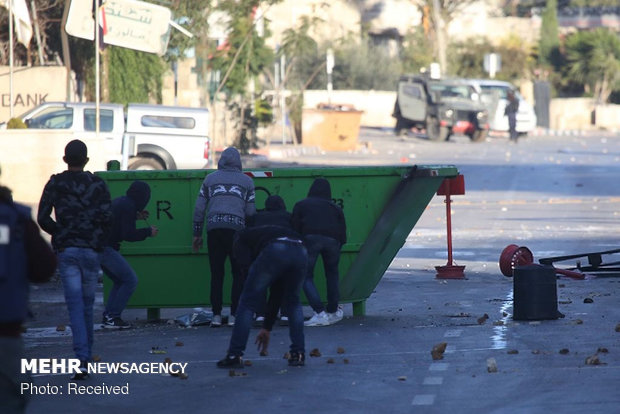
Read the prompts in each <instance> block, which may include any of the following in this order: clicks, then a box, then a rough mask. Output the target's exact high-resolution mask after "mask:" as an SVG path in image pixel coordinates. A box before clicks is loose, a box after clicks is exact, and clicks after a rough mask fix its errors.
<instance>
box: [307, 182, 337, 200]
mask: <svg viewBox="0 0 620 414" xmlns="http://www.w3.org/2000/svg"><path fill="white" fill-rule="evenodd" d="M308 197H316V198H324V199H326V200H331V199H332V188H331V186H330V185H329V181H327V180H326V179H325V178H317V179H315V180H314V182H313V183H312V185H311V186H310V190H308Z"/></svg>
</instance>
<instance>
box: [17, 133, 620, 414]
mask: <svg viewBox="0 0 620 414" xmlns="http://www.w3.org/2000/svg"><path fill="white" fill-rule="evenodd" d="M359 140H360V142H363V143H365V145H363V146H362V147H363V148H362V149H360V150H357V151H353V152H351V153H319V152H316V153H312V154H305V155H298V156H295V155H290V154H289V155H288V156H287V157H286V159H276V160H265V159H259V158H256V159H253V160H252V162H254V163H256V165H266V166H272V167H273V166H277V164H279V163H287V164H290V163H296V164H298V165H313V164H322V165H334V164H338V165H368V164H373V165H382V164H441V165H444V164H448V165H456V166H457V167H458V168H459V171H460V173H461V174H463V175H464V176H465V182H466V194H465V195H459V196H453V198H452V199H453V202H452V216H451V217H452V236H453V256H454V263H455V264H459V265H464V266H465V276H466V278H465V279H462V280H446V279H438V278H436V272H435V266H438V265H444V264H446V262H447V243H446V211H445V204H444V199H443V197H435V198H434V199H433V201H432V202H431V203H430V204H429V206H428V207H427V210H426V211H425V212H424V214H423V215H422V217H421V218H420V220H419V222H418V223H417V225H416V226H415V227H414V229H413V231H412V232H411V234H410V235H409V237H408V239H407V242H406V243H405V245H404V246H403V248H402V249H401V250H400V252H399V254H398V255H397V257H396V258H395V259H394V260H393V262H392V264H391V265H390V267H389V269H388V271H387V272H386V273H385V275H384V277H383V278H382V280H381V282H380V283H379V285H378V286H377V288H376V289H375V291H374V292H373V294H372V295H371V296H370V298H369V299H368V301H367V309H366V311H367V314H366V315H365V316H353V315H352V309H351V307H350V305H347V306H345V319H344V320H343V321H342V322H340V323H338V324H337V325H333V326H329V327H315V328H307V329H306V330H305V334H306V348H307V350H308V352H309V351H310V350H312V349H314V348H316V349H318V350H319V351H320V353H321V356H317V357H310V356H307V364H306V366H305V367H303V368H294V369H290V368H289V367H287V365H286V361H285V360H284V359H282V355H283V354H284V353H285V352H286V350H287V348H288V336H287V330H286V328H281V327H276V329H275V330H274V333H273V338H272V344H271V346H270V353H269V356H267V357H260V356H259V355H258V352H257V351H256V350H255V349H254V348H253V347H252V346H251V345H252V343H253V335H252V336H251V337H250V343H249V346H248V352H247V354H246V359H248V360H250V361H251V362H252V366H249V367H246V368H245V369H244V370H239V371H237V372H236V373H235V375H234V376H230V373H229V372H228V370H220V369H217V368H216V367H215V362H216V361H217V360H218V359H220V358H222V357H223V356H224V353H225V350H226V347H227V343H228V340H229V337H230V329H229V328H219V329H213V328H209V327H195V328H179V327H177V326H174V325H172V324H167V323H166V322H165V320H167V319H172V318H174V317H176V316H178V315H180V314H182V313H184V312H186V311H187V310H182V309H164V310H162V316H163V318H164V322H162V323H157V324H154V323H148V322H146V321H145V316H146V314H145V311H144V310H128V311H126V314H125V315H124V316H125V318H126V319H128V320H130V321H131V322H132V323H133V324H134V325H135V328H134V329H132V330H129V331H124V332H109V331H106V332H103V331H97V332H96V334H95V349H94V353H95V354H97V355H99V356H100V357H101V359H102V361H108V362H111V361H128V362H138V363H142V362H160V361H163V359H164V358H165V357H168V358H170V359H172V360H173V361H175V362H183V363H187V364H188V375H189V377H188V378H187V379H179V378H175V377H171V376H163V375H146V374H100V375H97V376H93V377H91V378H90V379H89V380H88V381H87V383H88V385H101V384H103V383H105V384H107V385H121V386H124V385H129V394H127V395H68V388H67V387H68V382H69V381H68V378H67V376H66V375H53V376H52V375H40V376H36V377H35V379H34V383H35V385H38V386H47V385H50V386H52V385H56V386H59V387H63V388H59V389H60V390H62V392H63V394H62V395H60V394H55V395H49V394H48V395H33V398H32V402H31V404H30V408H29V411H28V412H29V413H45V414H51V413H67V412H69V413H72V412H82V411H89V412H92V413H108V412H114V413H125V412H127V413H171V412H173V413H176V412H184V413H202V412H215V413H228V412H230V413H233V412H234V413H245V412H247V413H255V412H256V413H259V412H276V413H280V412H281V413H285V412H286V413H288V412H299V413H314V412H330V413H366V412H368V413H370V412H372V413H376V412H381V413H384V412H385V413H448V412H452V413H510V414H513V413H528V414H530V413H548V412H559V413H582V412H584V411H589V412H595V413H610V414H611V413H617V412H620V394H619V393H618V389H619V387H620V332H619V330H620V326H619V324H620V309H619V307H618V303H619V296H620V278H619V277H616V276H615V275H609V274H601V275H598V276H597V277H587V278H586V279H584V280H576V279H572V278H567V277H559V278H558V279H557V285H556V289H557V297H558V304H557V307H558V310H559V311H560V312H561V313H562V314H563V315H564V317H563V318H559V319H555V320H535V321H516V320H513V318H512V314H513V305H514V298H513V296H514V294H513V280H512V278H508V277H505V276H503V275H502V274H501V272H500V269H499V265H498V261H499V256H500V254H501V252H502V250H503V249H504V247H506V246H507V245H509V244H517V245H519V246H526V247H528V248H529V249H530V250H531V251H532V253H533V255H534V258H535V260H538V259H540V258H544V257H554V256H560V255H567V254H573V253H584V252H597V251H605V250H609V249H616V248H620V247H619V246H618V237H617V234H618V230H619V228H620V225H619V220H620V217H619V216H620V186H619V185H618V178H617V177H619V176H620V162H619V161H620V136H618V135H613V134H609V133H590V134H588V135H582V136H573V135H570V136H569V135H567V136H542V135H541V136H532V137H527V138H524V139H521V140H520V141H519V142H518V144H510V143H509V142H508V140H507V138H505V137H492V138H489V139H488V140H487V141H486V142H482V143H475V144H474V143H471V142H469V140H468V139H467V138H464V137H455V138H454V139H453V140H452V141H451V142H445V143H434V142H429V141H427V140H425V139H422V138H419V137H411V138H406V139H400V138H396V137H394V136H393V135H392V134H391V133H390V132H388V131H380V130H362V132H361V135H360V139H359ZM248 164H250V161H249V160H248ZM604 259H605V260H604V261H605V262H608V260H607V259H608V258H607V257H605V258H604ZM609 260H617V258H613V257H610V258H609ZM584 262H585V260H584ZM562 265H566V266H572V265H574V263H566V264H562ZM557 266H558V267H560V266H561V265H560V264H557ZM32 302H33V311H34V313H35V319H34V320H32V321H30V322H29V326H30V329H29V331H28V332H27V333H26V339H25V341H26V346H27V354H28V356H29V357H31V358H34V357H41V358H42V357H52V358H69V357H71V356H72V352H71V341H70V334H69V333H68V332H67V331H64V332H62V331H61V332H57V331H56V326H57V325H59V324H66V323H67V319H68V318H67V316H66V311H65V310H64V304H63V299H62V291H61V289H60V284H59V283H58V282H52V283H50V284H48V285H45V286H43V287H40V288H38V289H35V290H33V293H32ZM96 306H97V311H96V312H95V315H98V314H100V310H101V307H102V301H101V297H99V300H98V301H97V304H96ZM305 313H306V315H307V316H309V315H310V313H311V312H310V309H309V308H306V309H305ZM485 315H486V316H485ZM487 317H488V318H487ZM441 343H445V344H446V349H445V353H444V354H443V358H442V359H437V360H434V359H433V358H432V356H431V350H432V349H433V347H434V346H436V345H438V344H441ZM153 347H157V348H158V349H160V350H163V351H165V352H166V354H152V353H150V351H151V350H152V349H153ZM339 348H340V349H339ZM589 357H591V358H589ZM592 357H596V359H595V358H592ZM588 358H589V359H588ZM586 360H588V362H590V363H587V362H586ZM596 361H598V364H592V362H596ZM494 365H495V366H496V367H497V372H489V366H491V367H493V366H494ZM241 371H243V374H242V373H241Z"/></svg>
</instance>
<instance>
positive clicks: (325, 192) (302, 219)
mask: <svg viewBox="0 0 620 414" xmlns="http://www.w3.org/2000/svg"><path fill="white" fill-rule="evenodd" d="M291 221H292V224H293V229H294V230H296V231H297V232H299V233H301V234H302V235H304V236H305V235H307V234H320V235H322V236H328V237H332V238H334V239H336V240H338V241H339V242H340V244H345V243H346V242H347V227H346V223H345V219H344V213H343V212H342V209H341V208H340V207H338V206H337V205H336V204H335V203H333V202H332V191H331V186H330V185H329V181H327V180H326V179H324V178H317V179H316V180H314V182H313V183H312V186H311V187H310V190H309V191H308V197H306V198H304V199H303V200H301V201H298V202H297V204H295V207H293V215H292V218H291Z"/></svg>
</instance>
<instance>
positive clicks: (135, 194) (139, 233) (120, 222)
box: [105, 180, 151, 250]
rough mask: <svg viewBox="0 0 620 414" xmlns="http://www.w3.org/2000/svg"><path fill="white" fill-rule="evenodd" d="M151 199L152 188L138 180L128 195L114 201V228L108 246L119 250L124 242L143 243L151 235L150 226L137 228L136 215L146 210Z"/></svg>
mask: <svg viewBox="0 0 620 414" xmlns="http://www.w3.org/2000/svg"><path fill="white" fill-rule="evenodd" d="M150 199H151V187H149V185H148V184H147V183H145V182H144V181H139V180H136V181H134V182H133V183H131V185H130V186H129V188H128V189H127V192H126V195H124V196H121V197H117V198H115V199H114V200H113V201H112V227H111V229H110V233H109V234H108V238H107V241H106V243H105V245H106V246H110V247H112V248H113V249H115V250H119V249H120V248H121V242H122V241H130V242H135V241H141V240H144V239H146V238H147V237H149V236H150V235H151V227H150V226H148V227H143V228H140V229H137V228H136V214H137V213H138V212H140V211H142V210H144V208H145V207H146V205H147V204H148V202H149V200H150Z"/></svg>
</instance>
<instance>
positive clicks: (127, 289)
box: [99, 180, 158, 329]
mask: <svg viewBox="0 0 620 414" xmlns="http://www.w3.org/2000/svg"><path fill="white" fill-rule="evenodd" d="M150 198H151V187H149V185H148V184H147V183H145V182H144V181H140V180H136V181H134V182H133V183H131V185H130V186H129V188H128V189H127V193H126V195H124V196H121V197H118V198H115V199H114V200H113V201H112V226H111V229H110V233H109V234H108V237H107V240H106V242H105V247H104V248H103V251H102V252H101V254H100V255H99V260H100V262H101V268H102V269H103V271H104V272H105V273H106V274H107V275H108V277H109V278H110V279H111V280H112V282H113V285H112V289H110V294H109V296H108V303H107V304H106V306H105V310H104V312H103V321H102V322H101V326H102V327H103V328H116V329H125V328H129V324H128V323H127V322H125V321H124V320H123V319H122V318H121V313H122V312H123V310H124V309H125V307H126V306H127V302H128V301H129V298H131V295H132V294H133V292H134V290H135V289H136V286H137V285H138V276H136V272H134V270H133V269H132V268H131V266H130V265H129V263H127V260H125V258H124V257H123V256H122V255H121V254H120V252H119V250H120V248H121V242H123V241H128V242H137V241H142V240H144V239H146V238H147V237H155V236H157V233H158V229H157V227H155V226H150V225H149V226H147V227H142V228H136V220H138V219H143V220H146V219H147V218H148V217H149V212H148V211H146V210H144V208H145V207H146V205H147V204H148V202H149V200H150Z"/></svg>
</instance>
